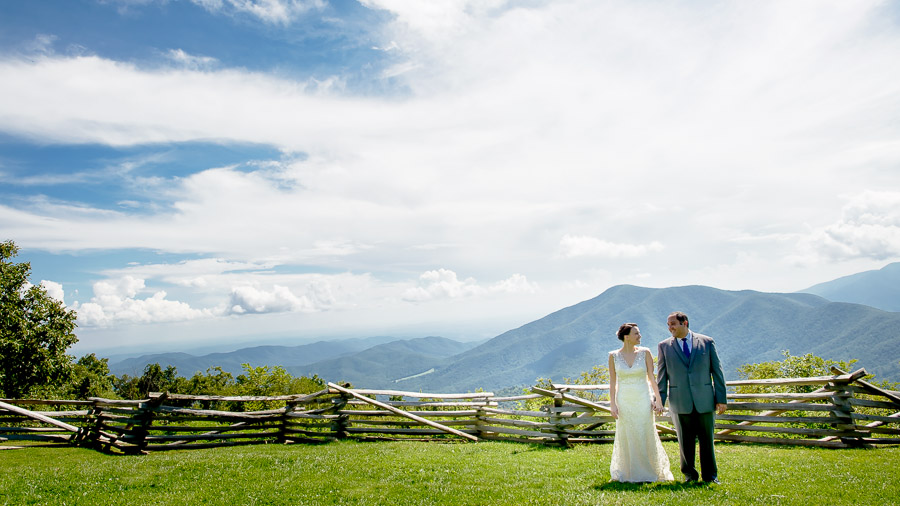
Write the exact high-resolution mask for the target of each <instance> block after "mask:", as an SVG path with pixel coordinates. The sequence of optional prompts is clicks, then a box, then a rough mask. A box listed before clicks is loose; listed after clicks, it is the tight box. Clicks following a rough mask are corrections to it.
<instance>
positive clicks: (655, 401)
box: [650, 397, 665, 415]
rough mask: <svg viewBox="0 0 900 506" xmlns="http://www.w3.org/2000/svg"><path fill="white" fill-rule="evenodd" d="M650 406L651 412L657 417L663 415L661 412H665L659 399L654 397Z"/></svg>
mask: <svg viewBox="0 0 900 506" xmlns="http://www.w3.org/2000/svg"><path fill="white" fill-rule="evenodd" d="M650 406H651V407H652V408H653V412H654V413H656V414H657V415H661V414H662V413H663V411H665V410H664V409H663V405H662V403H661V402H659V399H657V398H656V397H654V398H653V401H651V403H650Z"/></svg>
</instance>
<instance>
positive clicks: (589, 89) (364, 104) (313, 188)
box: [0, 0, 900, 321]
mask: <svg viewBox="0 0 900 506" xmlns="http://www.w3.org/2000/svg"><path fill="white" fill-rule="evenodd" d="M197 3H198V4H201V5H202V6H203V7H204V8H206V9H208V10H210V11H214V12H223V13H228V14H235V13H242V14H245V15H252V16H256V17H258V18H259V19H263V20H267V22H271V23H283V22H286V21H285V20H289V19H297V16H299V15H301V14H302V13H303V9H308V8H318V6H319V4H318V3H308V2H307V3H298V2H249V1H244V2H239V1H237V0H233V1H232V0H228V1H226V0H218V1H217V0H203V1H201V0H197ZM364 5H367V6H369V7H370V8H373V9H382V10H385V11H388V12H390V13H392V14H393V15H394V17H393V20H392V21H391V22H390V23H388V25H386V26H384V27H382V28H383V31H382V32H380V40H376V41H373V45H375V46H376V47H379V48H384V51H380V52H379V54H381V55H382V56H387V57H390V58H392V60H391V62H392V64H391V65H389V66H388V68H387V69H383V68H378V69H377V71H379V72H383V76H384V77H385V78H390V79H389V81H388V83H381V84H382V85H384V86H389V85H391V83H396V85H397V89H399V90H402V91H403V93H394V94H391V96H390V97H381V96H377V95H375V94H371V93H368V94H364V95H362V94H361V95H356V94H354V93H353V90H352V89H347V87H346V86H345V85H344V82H345V77H346V76H340V75H337V76H330V77H326V78H321V79H320V80H318V81H317V80H313V79H309V80H307V81H293V80H289V79H286V78H284V77H278V76H275V75H269V74H265V73H260V72H249V71H246V70H244V69H230V68H222V67H221V64H220V65H212V68H207V67H191V65H192V64H201V65H206V64H207V63H209V64H212V63H214V62H211V61H205V60H203V58H204V57H203V56H194V55H190V54H186V53H178V52H177V50H176V52H175V53H173V54H172V56H173V57H174V58H175V59H181V60H183V62H185V63H188V64H189V65H187V66H185V65H182V64H180V63H179V64H177V65H175V68H170V69H167V68H149V67H143V66H141V65H138V64H131V63H126V62H118V61H113V60H110V59H104V58H100V57H96V56H83V57H61V56H53V55H52V53H49V52H48V53H47V54H45V55H43V56H41V55H38V56H37V57H34V58H32V59H31V60H26V59H17V58H14V57H4V58H2V59H0V75H3V79H2V80H0V97H6V98H0V125H2V129H3V131H4V132H6V133H8V134H10V135H15V136H25V137H31V138H38V139H41V141H42V142H48V143H60V144H66V143H97V144H103V145H113V146H130V145H135V144H150V143H156V142H162V143H169V142H173V143H177V142H187V141H195V140H198V139H203V140H208V139H216V140H218V141H221V142H223V143H228V142H240V143H243V142H249V143H265V144H268V145H273V146H275V147H276V148H278V149H280V150H281V151H282V152H283V153H285V154H286V156H285V159H286V160H287V161H283V162H282V161H278V162H277V163H274V164H271V165H265V164H259V165H254V166H249V167H241V168H240V169H238V168H234V167H217V168H208V170H203V171H201V172H197V173H194V174H191V175H185V176H183V177H181V178H178V179H172V180H166V181H159V182H157V184H156V185H154V186H152V187H150V188H148V190H147V198H149V199H155V200H156V201H159V202H162V203H164V204H165V205H160V206H159V207H158V208H153V209H151V210H149V211H148V212H144V213H141V214H137V213H134V212H133V211H132V210H130V209H120V210H117V211H110V210H108V209H100V208H92V207H87V206H85V205H82V204H73V203H71V202H59V201H50V200H49V199H42V198H35V199H31V200H28V201H25V202H24V203H21V204H17V205H16V206H15V207H13V206H12V205H11V204H9V203H4V204H0V226H2V228H3V229H4V230H5V231H7V233H8V235H9V236H11V237H15V238H16V239H17V241H19V242H21V243H22V244H26V245H28V246H29V247H35V248H43V249H47V250H52V251H59V250H65V251H81V250H94V249H104V248H111V249H117V250H128V249H131V248H143V249H150V250H155V251H163V252H169V253H176V254H177V253H183V254H199V255H202V256H204V257H212V258H216V259H218V260H215V259H209V260H204V261H188V262H184V263H180V264H173V265H159V266H136V267H134V269H132V270H122V271H121V272H117V273H107V275H108V276H110V277H111V278H113V279H119V278H122V277H123V276H126V275H131V276H133V277H134V278H135V279H142V280H147V282H148V284H150V285H151V286H154V287H155V286H156V284H155V283H160V284H164V285H165V288H166V293H168V294H172V295H170V296H171V297H172V298H173V299H177V300H179V301H182V300H183V301H188V300H190V304H191V307H206V308H222V309H221V311H226V310H227V308H228V307H234V306H239V307H240V308H241V309H242V310H244V311H245V312H254V311H255V312H273V311H281V312H296V313H297V314H298V315H306V314H307V313H304V311H320V312H323V313H325V312H329V311H334V312H336V311H337V310H338V309H340V310H343V309H348V310H349V308H352V307H355V306H357V305H358V306H363V307H366V308H370V309H371V308H379V309H381V306H379V304H382V305H387V304H390V303H393V302H394V301H397V300H400V301H402V300H403V299H406V300H407V301H410V300H411V301H428V300H452V301H454V302H455V303H457V302H459V301H466V300H467V301H472V302H473V303H474V302H475V301H479V300H482V299H485V298H487V297H488V296H491V297H499V296H500V295H502V294H511V295H512V294H521V293H523V292H524V293H526V294H528V293H530V294H532V295H534V296H535V297H540V296H544V295H545V294H548V293H553V294H557V295H558V294H559V293H561V292H556V291H554V290H555V289H556V287H560V286H579V287H581V288H580V290H582V291H579V292H578V294H579V296H580V295H582V294H583V293H584V294H587V295H588V296H590V295H595V294H596V292H597V291H599V290H602V289H603V288H605V287H606V286H608V285H609V284H615V283H621V282H633V281H635V280H639V281H640V280H652V281H653V282H654V283H655V284H657V285H666V284H672V283H674V284H688V283H695V282H706V281H709V280H711V281H713V282H715V281H718V280H722V282H723V283H727V286H726V285H722V284H720V285H719V286H720V287H722V288H737V289H742V288H754V289H766V288H767V287H771V286H778V287H779V288H784V287H785V286H786V285H789V284H790V283H796V286H795V289H799V288H802V287H803V286H809V285H811V284H813V282H818V281H822V280H823V279H821V276H823V275H825V274H823V273H826V272H827V273H828V274H827V275H831V274H839V275H842V274H848V273H849V272H837V270H839V269H840V268H846V266H847V265H848V264H846V263H845V262H847V261H848V259H854V258H855V259H861V258H864V259H870V260H871V261H873V262H874V261H877V260H881V261H883V260H886V259H889V258H893V257H892V255H896V254H897V251H900V247H898V245H897V223H896V217H897V209H896V200H895V196H891V195H887V196H885V195H876V194H869V193H867V192H868V191H870V190H872V189H877V188H897V187H900V172H898V171H896V170H895V169H896V167H897V166H898V164H900V144H898V143H897V141H896V139H898V138H900V122H898V121H897V118H898V115H900V68H898V67H897V66H896V65H888V64H885V62H893V61H897V59H898V58H900V33H898V32H897V31H896V30H894V29H887V28H885V25H883V23H885V16H883V12H882V11H881V9H883V8H885V4H883V3H881V2H875V1H871V2H870V1H859V2H840V1H837V2H816V3H800V2H784V1H781V0H772V1H760V2H753V3H752V5H751V4H746V3H741V2H716V3H694V4H691V5H688V4H686V3H683V2H682V3H654V4H653V5H652V6H651V5H648V4H646V3H641V2H617V1H612V2H594V1H577V0H572V1H567V0H562V1H552V2H540V1H537V2H525V3H509V2H503V1H497V2H474V1H473V2H470V1H463V0H459V1H454V0H447V1H437V0H436V1H433V2H432V1H427V2H404V1H398V0H368V1H366V2H365V3H364ZM310 6H312V7H310ZM307 12H308V11H307ZM48 42H50V41H48ZM195 58H199V59H200V60H195ZM376 88H377V86H376ZM11 97H15V99H12V98H11ZM301 152H302V153H304V155H305V156H303V157H297V158H295V159H292V158H291V156H290V155H291V154H295V153H301ZM78 177H83V176H78ZM38 182H40V181H38V180H35V181H31V183H38ZM76 182H77V181H76ZM840 194H850V195H867V197H865V198H863V199H862V200H860V202H859V203H853V204H850V205H849V206H848V207H847V209H845V211H844V215H843V216H842V217H838V214H837V213H839V212H840V208H841V205H842V202H841V201H840V200H839V199H838V196H839V195H840ZM810 234H817V235H816V237H815V240H811V239H807V240H803V239H802V238H803V237H808V236H809V235H810ZM560 238H562V239H560ZM651 238H653V239H657V240H651ZM662 252H664V253H665V255H662V254H660V253H662ZM810 252H814V253H815V254H814V255H813V254H812V253H810ZM807 254H808V255H809V257H811V258H812V257H815V258H817V259H818V260H819V261H820V262H832V263H833V266H832V267H831V268H830V269H831V270H824V269H821V267H822V266H821V265H818V267H820V268H819V269H806V270H804V271H803V273H802V274H798V273H797V272H798V271H797V269H798V268H797V265H799V264H800V263H799V262H795V261H793V260H796V259H797V258H800V257H804V258H805V255H807ZM597 259H600V260H602V262H592V261H594V260H597ZM791 259H793V260H791ZM823 259H824V260H823ZM588 263H594V264H600V263H602V266H597V265H592V266H591V267H586V264H588ZM435 265H443V266H452V267H453V269H454V270H448V269H438V270H431V271H428V272H426V273H425V274H423V276H422V277H421V278H420V279H418V280H417V281H415V282H414V283H413V285H414V286H410V284H409V283H406V282H405V281H403V280H406V279H407V278H408V277H409V276H410V275H411V274H409V273H419V272H423V271H425V270H426V269H429V268H430V266H435ZM853 265H854V266H857V265H858V264H853ZM298 266H299V267H300V268H302V270H303V272H305V273H307V274H304V275H285V274H282V272H284V271H285V270H290V269H291V268H295V267H298ZM710 266H713V267H710ZM873 267H874V266H873ZM592 268H593V269H597V268H602V272H600V271H597V272H593V273H592V272H591V271H590V270H589V269H592ZM334 272H343V273H373V274H341V275H333V274H316V273H334ZM456 272H465V273H469V274H471V275H472V276H474V277H466V278H463V279H460V278H459V277H458V276H457V274H456ZM509 273H519V274H516V275H513V276H512V277H509V278H508V279H506V280H503V281H500V282H496V283H490V282H484V281H482V282H481V283H479V282H478V281H476V280H475V277H477V278H478V279H480V280H486V279H487V280H496V279H501V278H504V277H508V276H509ZM673 273H677V274H673ZM313 275H320V276H322V277H321V278H318V279H317V278H314V277H312V276H313ZM519 276H521V277H519ZM717 276H718V277H717ZM795 276H796V277H795ZM385 280H391V282H388V281H385ZM398 280H400V281H398ZM529 280H532V281H529ZM538 282H539V283H540V289H538ZM317 283H319V284H318V285H317ZM312 286H320V287H321V290H323V291H322V292H321V293H318V292H316V289H313V288H311V287H312ZM125 288H127V287H122V288H116V289H114V290H112V292H113V295H110V296H109V299H108V300H107V299H104V298H103V297H106V296H103V295H97V296H96V298H97V299H98V302H93V301H91V302H88V303H85V304H83V305H82V310H81V311H80V312H79V313H80V316H84V315H88V314H89V311H95V310H98V311H99V310H102V311H101V312H98V313H97V316H96V317H95V318H94V319H95V320H96V321H101V320H103V319H104V318H105V319H110V318H115V317H116V315H121V316H120V317H119V318H120V319H124V318H125V317H126V315H128V317H135V318H139V317H140V315H141V314H142V313H141V312H139V311H134V312H131V313H129V312H126V311H125V310H124V307H125V306H126V305H127V304H126V301H142V300H146V299H144V298H139V297H144V296H149V297H150V298H151V299H152V298H153V296H152V293H149V292H153V293H159V292H160V290H156V289H154V290H149V291H148V290H147V289H146V288H145V287H140V288H137V291H136V292H135V293H134V294H131V295H130V293H131V292H128V291H127V290H125ZM100 292H103V290H102V287H101V290H100ZM588 292H591V293H588ZM570 293H571V292H570ZM329 294H330V295H329ZM162 300H165V297H163V299H162ZM197 300H202V302H196V301H197ZM558 300H565V295H564V294H563V295H561V296H558V298H557V300H556V301H552V302H551V303H552V304H557V303H558ZM157 302H159V301H157ZM170 302H171V301H170ZM571 302H577V301H576V300H572V301H571ZM128 303H133V302H128ZM229 303H231V304H232V305H231V306H228V304H229ZM89 304H96V305H97V307H96V308H95V307H94V306H89ZM176 304H177V303H176ZM117 308H119V309H117ZM194 311H202V310H194ZM210 311H212V310H210ZM384 312H385V313H387V311H384ZM186 314H193V313H190V312H187V313H186ZM157 316H159V317H161V315H157ZM535 316H540V315H535ZM85 318H88V316H85Z"/></svg>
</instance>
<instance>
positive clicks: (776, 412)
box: [716, 387, 829, 436]
mask: <svg viewBox="0 0 900 506" xmlns="http://www.w3.org/2000/svg"><path fill="white" fill-rule="evenodd" d="M827 392H829V390H828V389H827V388H826V387H822V388H819V389H817V390H815V391H814V392H810V393H812V394H822V393H827ZM803 400H805V399H803ZM803 400H801V399H797V400H793V401H790V402H787V403H786V404H787V406H790V405H791V404H800V403H802V402H803ZM787 406H786V408H787V409H777V410H772V411H766V412H764V413H762V415H761V416H763V417H777V415H780V414H781V413H785V412H787V411H790V408H788V407H787ZM717 418H718V419H720V420H728V419H729V418H727V415H717ZM760 421H762V420H760ZM755 423H757V421H756V420H744V421H742V422H741V423H739V424H738V425H739V426H746V425H753V424H755ZM826 423H827V422H826ZM734 430H739V429H724V430H721V431H719V432H717V433H716V435H717V436H724V435H726V434H730V433H731V432H733V431H734Z"/></svg>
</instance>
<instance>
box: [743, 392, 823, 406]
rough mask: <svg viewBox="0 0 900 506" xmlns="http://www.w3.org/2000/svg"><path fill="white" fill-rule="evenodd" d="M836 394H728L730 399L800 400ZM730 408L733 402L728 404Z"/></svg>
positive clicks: (821, 398)
mask: <svg viewBox="0 0 900 506" xmlns="http://www.w3.org/2000/svg"><path fill="white" fill-rule="evenodd" d="M832 395H834V394H832V393H831V392H821V393H817V394H814V393H789V392H772V393H756V394H728V398H729V399H776V400H782V399H783V400H796V401H799V402H805V401H813V400H828V399H831V396H832ZM728 406H729V408H730V407H731V404H729V405H728Z"/></svg>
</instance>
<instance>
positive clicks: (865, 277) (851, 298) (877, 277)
mask: <svg viewBox="0 0 900 506" xmlns="http://www.w3.org/2000/svg"><path fill="white" fill-rule="evenodd" d="M801 292H805V293H812V294H815V295H818V296H820V297H825V298H826V299H828V300H831V301H834V302H852V303H855V304H865V305H866V306H871V307H875V308H878V309H882V310H884V311H895V312H896V311H900V262H894V263H892V264H888V265H886V266H884V267H882V268H881V269H879V270H874V271H865V272H860V273H857V274H851V275H849V276H844V277H842V278H838V279H835V280H832V281H826V282H825V283H819V284H818V285H815V286H811V287H809V288H807V289H806V290H801Z"/></svg>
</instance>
